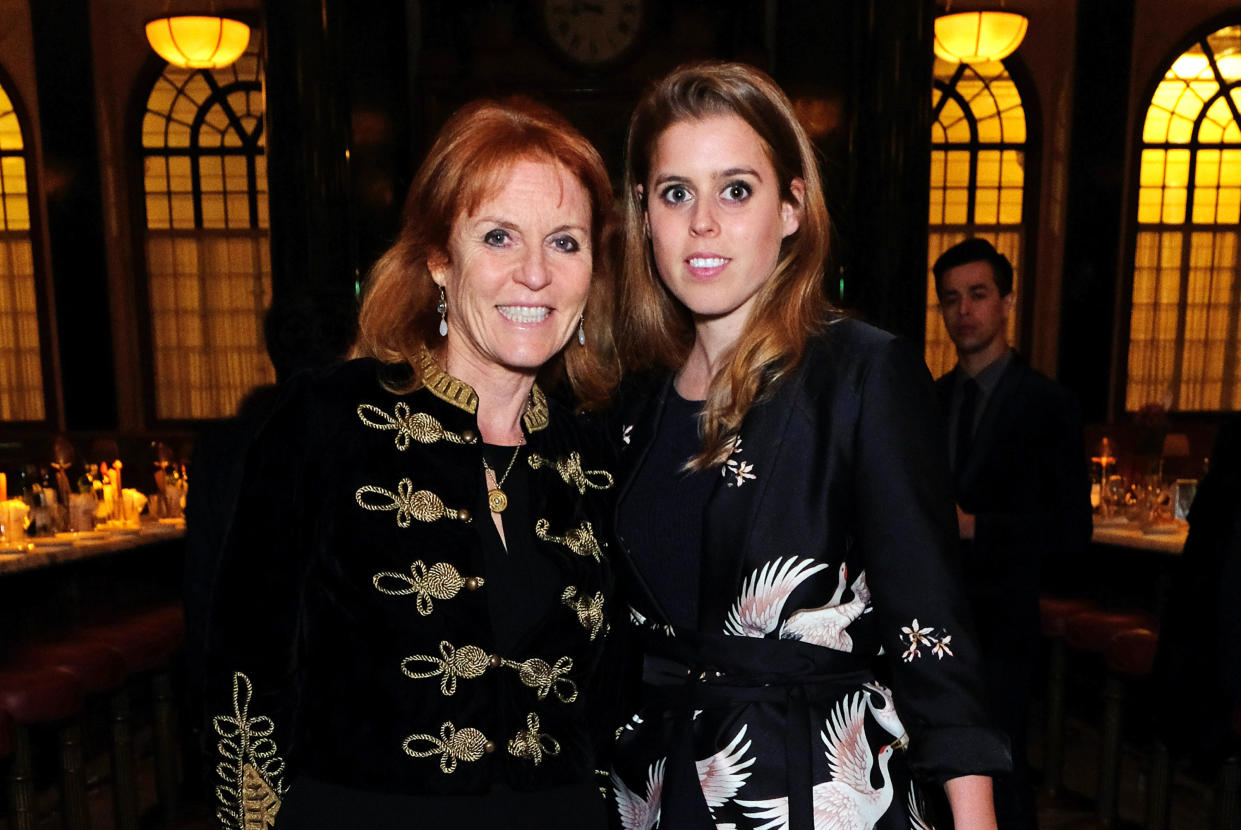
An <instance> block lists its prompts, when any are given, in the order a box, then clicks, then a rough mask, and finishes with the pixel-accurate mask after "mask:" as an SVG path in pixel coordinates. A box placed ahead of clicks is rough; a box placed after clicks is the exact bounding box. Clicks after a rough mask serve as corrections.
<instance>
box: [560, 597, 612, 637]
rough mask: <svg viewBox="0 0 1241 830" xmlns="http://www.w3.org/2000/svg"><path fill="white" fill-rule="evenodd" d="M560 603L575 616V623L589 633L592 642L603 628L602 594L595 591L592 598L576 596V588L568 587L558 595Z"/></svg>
mask: <svg viewBox="0 0 1241 830" xmlns="http://www.w3.org/2000/svg"><path fill="white" fill-rule="evenodd" d="M560 601H561V602H563V603H564V604H565V605H566V606H568V607H569V609H570V610H572V611H573V612H574V613H576V614H577V621H578V622H580V623H581V624H582V627H583V628H585V629H586V630H587V631H589V632H590V639H591V640H592V641H593V640H594V639H595V637H597V636H598V635H599V630H600V629H601V628H603V592H602V591H596V592H595V595H594V596H593V597H587V596H582V597H579V596H578V595H577V588H575V587H573V586H572V585H570V586H569V587H568V588H565V589H564V593H563V594H561V595H560Z"/></svg>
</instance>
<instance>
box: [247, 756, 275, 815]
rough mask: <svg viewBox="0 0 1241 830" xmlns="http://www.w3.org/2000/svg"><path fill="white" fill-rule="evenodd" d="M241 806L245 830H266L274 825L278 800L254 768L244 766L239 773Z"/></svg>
mask: <svg viewBox="0 0 1241 830" xmlns="http://www.w3.org/2000/svg"><path fill="white" fill-rule="evenodd" d="M241 792H242V796H241V806H242V811H243V814H244V815H245V819H244V822H243V826H244V827H245V830H267V828H268V827H271V826H272V825H274V824H275V823H276V813H278V812H280V798H279V796H277V795H276V793H275V791H274V790H272V788H271V787H270V786H268V784H267V782H266V781H264V780H263V776H262V775H260V774H259V771H258V770H256V769H255V768H254V767H252V766H250V765H249V764H246V765H245V766H244V767H243V768H242V773H241Z"/></svg>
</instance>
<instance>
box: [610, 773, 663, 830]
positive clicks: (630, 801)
mask: <svg viewBox="0 0 1241 830" xmlns="http://www.w3.org/2000/svg"><path fill="white" fill-rule="evenodd" d="M612 789H613V790H614V791H615V792H616V809H617V811H618V812H619V813H620V820H621V824H622V825H623V826H624V828H625V830H651V828H652V827H654V826H655V824H656V823H657V822H658V821H659V801H660V796H661V795H662V794H663V790H664V759H663V758H660V759H659V760H658V761H656V762H655V763H653V764H651V766H650V767H649V768H648V769H647V771H646V796H645V797H642V796H639V795H638V794H637V793H635V792H634V791H633V790H631V789H629V788H628V787H626V786H625V782H624V781H622V780H621V779H620V776H618V775H617V774H616V773H612Z"/></svg>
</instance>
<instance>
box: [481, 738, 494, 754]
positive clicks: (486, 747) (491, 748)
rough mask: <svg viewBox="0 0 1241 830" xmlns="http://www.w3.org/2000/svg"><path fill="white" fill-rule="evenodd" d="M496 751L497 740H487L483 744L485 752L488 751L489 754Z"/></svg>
mask: <svg viewBox="0 0 1241 830" xmlns="http://www.w3.org/2000/svg"><path fill="white" fill-rule="evenodd" d="M495 751H496V742H495V741H487V743H485V744H483V752H486V753H487V754H488V755H490V754H491V753H493V752H495Z"/></svg>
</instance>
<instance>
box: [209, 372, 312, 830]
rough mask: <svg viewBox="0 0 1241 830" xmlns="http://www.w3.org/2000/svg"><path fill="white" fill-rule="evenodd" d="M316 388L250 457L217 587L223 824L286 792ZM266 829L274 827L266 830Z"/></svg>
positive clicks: (276, 419)
mask: <svg viewBox="0 0 1241 830" xmlns="http://www.w3.org/2000/svg"><path fill="white" fill-rule="evenodd" d="M308 385H309V384H308V382H307V381H306V380H303V379H298V380H295V381H293V382H291V385H290V386H289V387H288V388H286V389H285V390H283V392H284V393H283V395H282V400H281V402H280V403H279V404H277V406H276V407H275V409H274V411H273V413H272V415H271V416H270V418H269V419H268V420H267V422H266V424H265V425H264V426H263V427H262V428H261V429H260V430H259V432H258V434H257V436H256V437H255V439H254V441H253V443H252V444H251V445H250V447H249V450H248V452H247V453H246V457H245V462H244V471H243V473H242V477H241V483H240V487H239V489H238V495H237V500H236V506H235V508H234V510H233V511H232V515H231V520H230V519H229V518H228V517H227V516H217V517H215V519H216V520H217V521H226V522H228V525H227V529H226V530H225V531H224V533H223V539H224V541H223V544H222V545H221V549H220V551H219V562H218V566H217V567H216V569H215V574H214V577H213V578H212V579H211V584H210V586H209V587H208V588H207V598H206V600H205V601H204V602H203V605H204V607H205V623H204V627H205V636H204V651H205V657H204V669H203V687H204V688H203V703H204V707H205V710H206V719H205V723H204V731H205V735H206V739H205V743H206V745H207V746H206V749H207V759H206V761H207V766H208V768H209V769H210V770H212V772H213V774H209V778H211V779H212V780H213V783H214V785H215V793H214V796H215V797H214V799H213V802H214V805H215V813H216V817H217V819H218V820H219V823H220V825H221V826H222V827H225V828H230V830H234V829H235V830H242V828H245V827H251V826H260V821H261V820H268V821H270V820H273V819H274V816H275V814H276V812H277V811H278V810H279V808H280V803H281V799H282V797H283V795H284V792H285V786H286V784H285V782H286V778H287V775H288V773H287V771H286V769H285V762H284V759H285V757H286V753H287V752H288V749H289V743H290V741H289V737H290V734H291V729H292V718H293V712H294V711H295V706H296V698H297V683H296V669H297V664H296V642H297V634H298V624H299V617H300V608H301V601H302V592H303V584H304V581H305V577H306V572H307V569H308V565H309V560H310V549H309V547H308V546H307V545H306V544H305V541H304V540H305V539H306V538H307V534H305V533H303V532H302V531H303V529H304V525H305V522H306V521H307V520H308V517H309V516H310V515H312V513H311V511H309V510H307V509H306V505H305V499H306V498H307V497H308V496H307V492H306V491H307V490H308V489H309V488H308V486H307V480H308V478H309V475H308V472H309V471H308V469H307V467H308V464H307V458H308V457H309V454H308V452H307V447H308V446H310V444H309V443H308V442H309V438H310V437H309V434H308V433H309V427H308V420H309V416H308V415H307V401H306V398H307V386H308ZM261 826H267V825H266V824H261Z"/></svg>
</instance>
